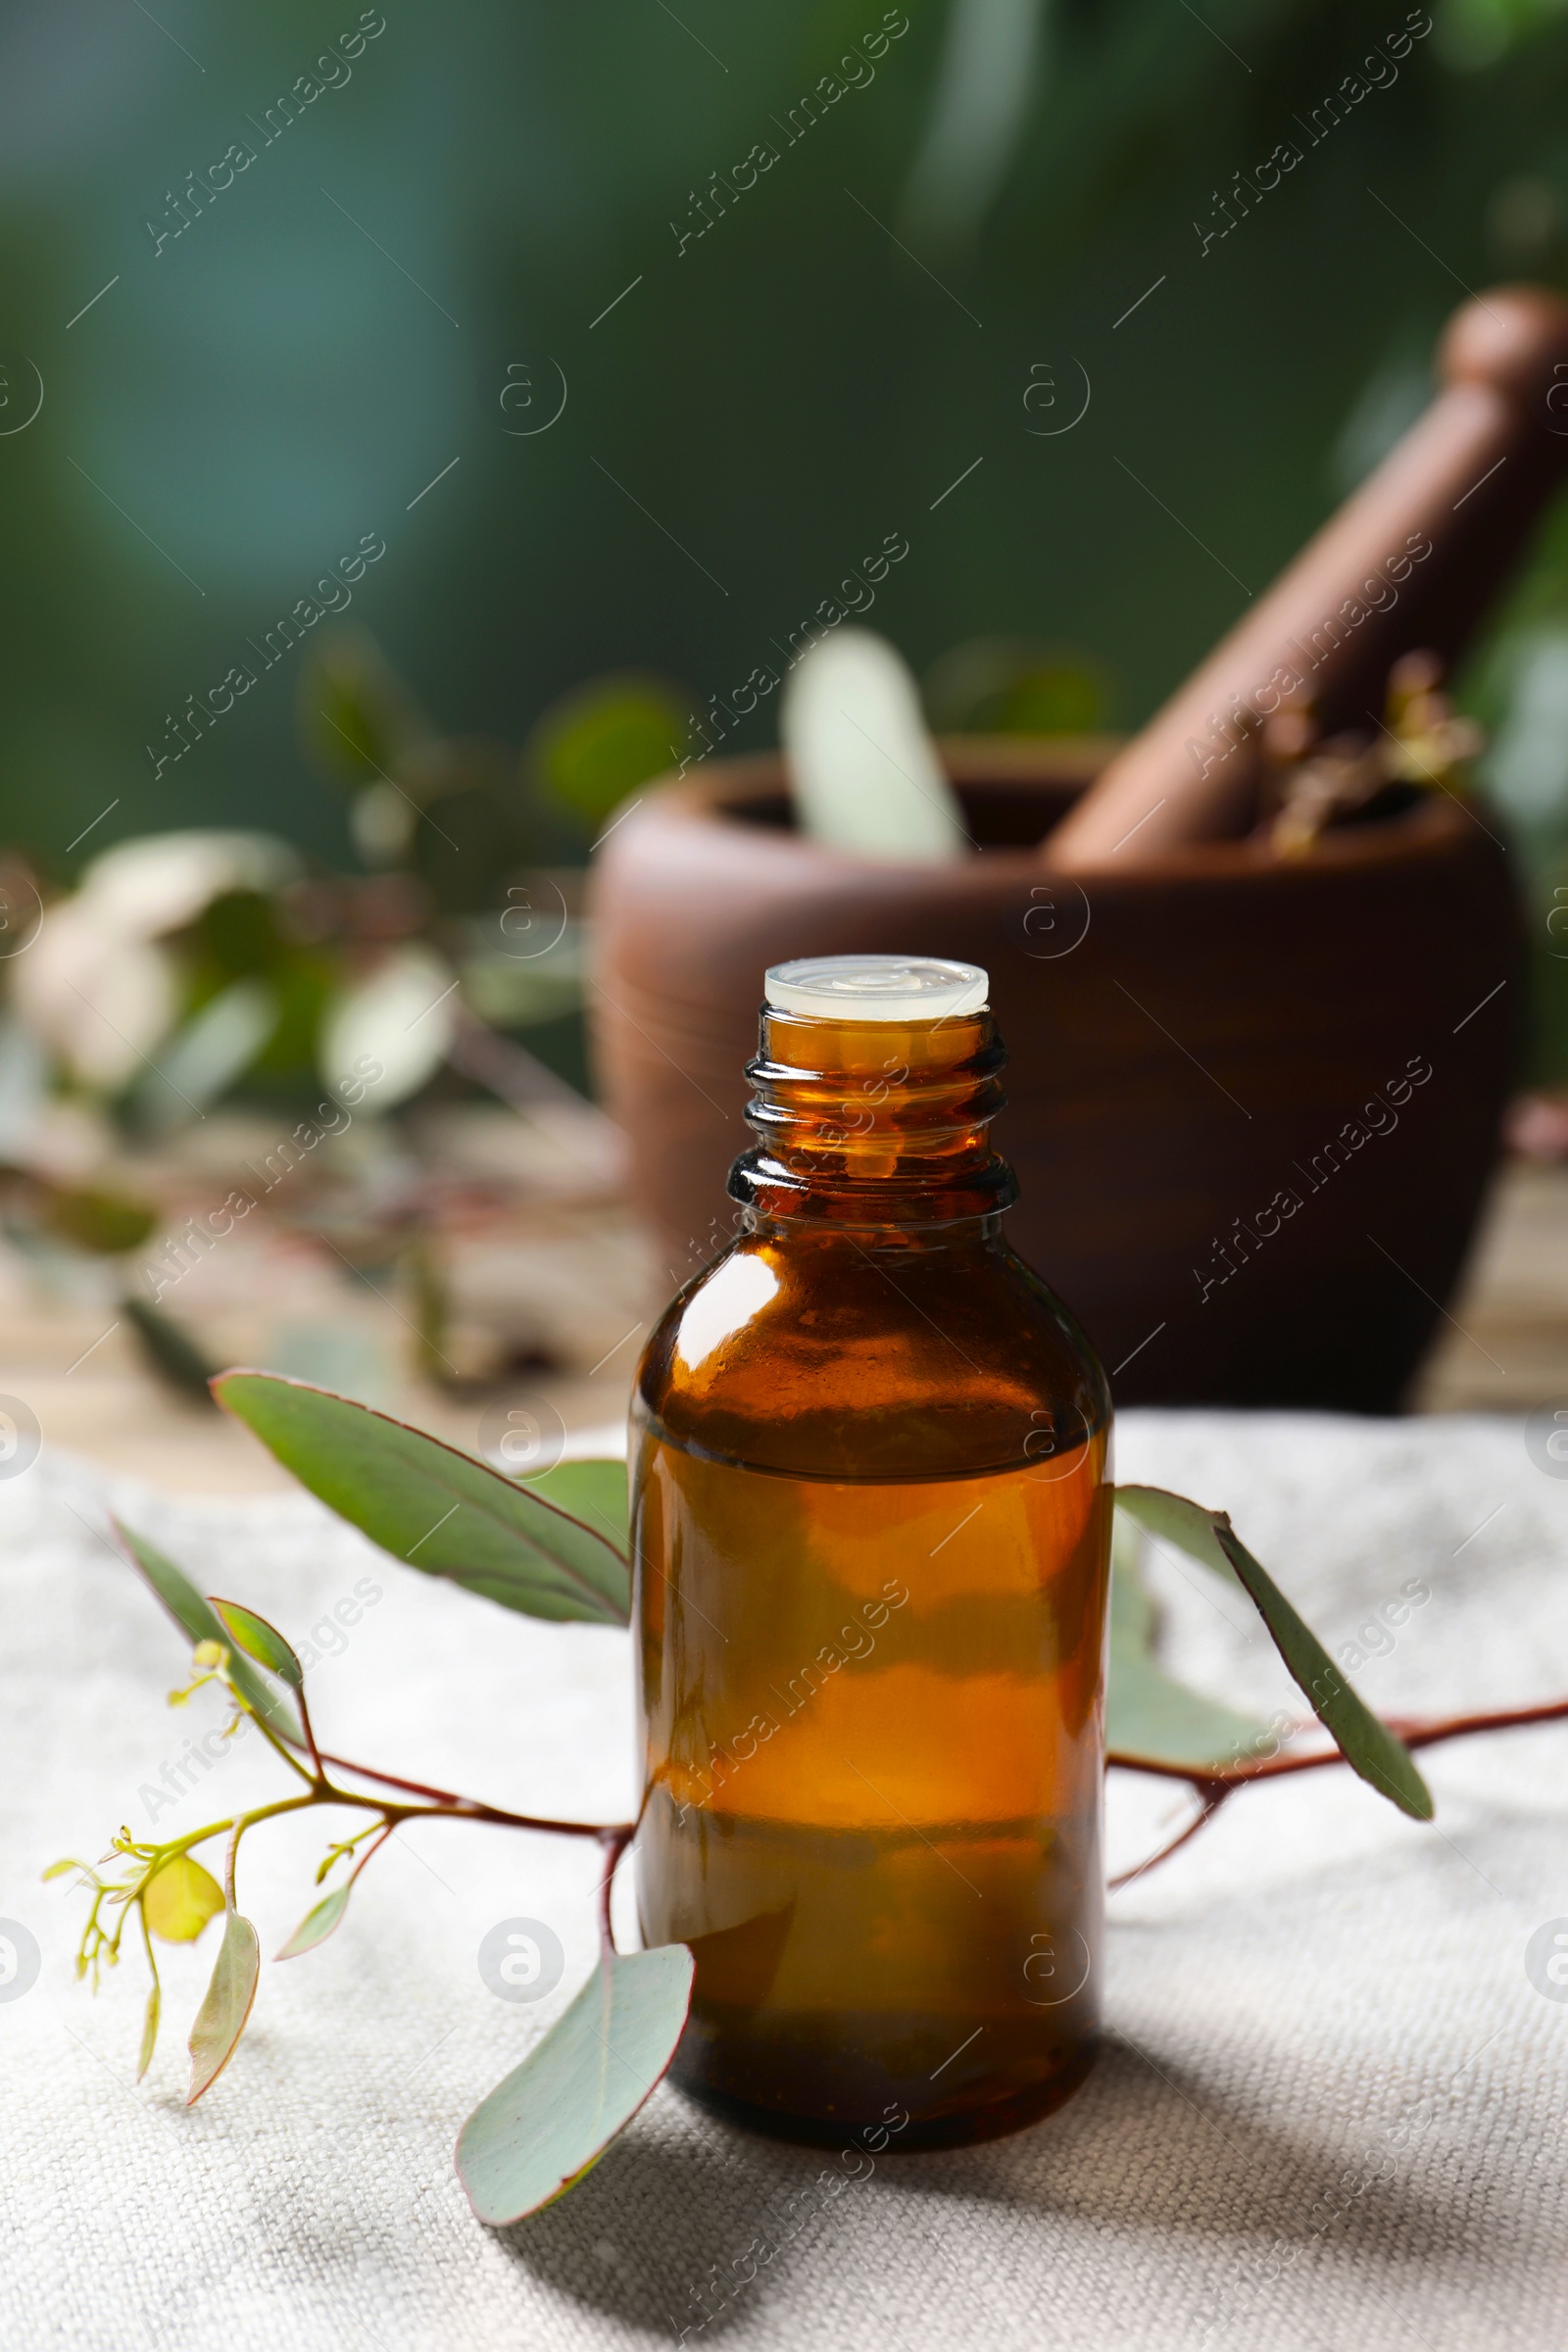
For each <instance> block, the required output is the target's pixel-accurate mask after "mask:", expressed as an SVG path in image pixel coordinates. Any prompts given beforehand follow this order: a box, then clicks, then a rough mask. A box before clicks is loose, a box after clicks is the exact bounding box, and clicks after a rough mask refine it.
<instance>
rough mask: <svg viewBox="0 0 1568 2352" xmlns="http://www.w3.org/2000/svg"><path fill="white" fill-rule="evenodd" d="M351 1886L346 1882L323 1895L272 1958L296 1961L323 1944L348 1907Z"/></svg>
mask: <svg viewBox="0 0 1568 2352" xmlns="http://www.w3.org/2000/svg"><path fill="white" fill-rule="evenodd" d="M352 1886H353V1881H352V1880H348V1881H346V1882H345V1883H344V1885H343V1886H341V1887H333V1889H332V1891H331V1893H330V1894H328V1895H323V1897H322V1899H321V1900H320V1902H319V1903H318V1904H317V1906H316V1908H315V1910H314V1911H307V1912H306V1914H305V1917H304V1918H303V1919H302V1920H301V1921H300V1924H299V1926H298V1927H297V1928H296V1929H295V1931H294V1933H293V1935H292V1936H290V1937H289V1939H288V1941H287V1943H285V1944H284V1946H283V1949H282V1950H281V1951H280V1952H277V1953H274V1955H273V1957H274V1958H275V1959H278V1960H297V1959H298V1958H299V1956H300V1954H301V1952H314V1951H315V1949H316V1947H317V1945H318V1944H319V1943H324V1942H325V1941H326V1939H327V1937H328V1936H330V1935H331V1933H332V1930H333V1929H334V1928H335V1927H336V1926H337V1923H338V1921H339V1920H340V1919H341V1918H342V1916H343V1914H344V1912H345V1911H346V1910H347V1909H348V1907H349V1893H350V1889H351V1887H352Z"/></svg>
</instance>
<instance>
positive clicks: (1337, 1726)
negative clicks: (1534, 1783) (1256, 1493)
mask: <svg viewBox="0 0 1568 2352" xmlns="http://www.w3.org/2000/svg"><path fill="white" fill-rule="evenodd" d="M1116 1508H1117V1510H1118V1511H1123V1512H1125V1513H1126V1514H1127V1516H1128V1517H1129V1518H1131V1519H1133V1520H1135V1521H1136V1522H1137V1524H1138V1525H1139V1526H1140V1527H1141V1528H1143V1529H1144V1530H1145V1532H1146V1533H1147V1534H1150V1535H1155V1536H1163V1537H1164V1538H1165V1539H1166V1540H1167V1541H1168V1542H1169V1543H1172V1544H1177V1545H1179V1547H1180V1548H1181V1549H1182V1550H1183V1551H1185V1552H1187V1553H1189V1554H1190V1555H1191V1557H1192V1558H1194V1559H1195V1560H1201V1562H1202V1564H1203V1565H1204V1567H1206V1568H1211V1569H1212V1570H1213V1571H1214V1573H1215V1574H1216V1575H1217V1576H1222V1577H1225V1578H1227V1579H1234V1581H1235V1582H1236V1583H1238V1584H1240V1585H1241V1587H1242V1589H1243V1590H1244V1592H1245V1593H1247V1595H1248V1597H1249V1598H1250V1600H1251V1602H1252V1604H1253V1606H1254V1607H1255V1608H1256V1610H1257V1613H1258V1615H1259V1616H1260V1617H1261V1618H1262V1620H1263V1623H1264V1625H1265V1626H1266V1627H1267V1628H1268V1633H1269V1639H1270V1640H1271V1641H1272V1642H1273V1644H1274V1646H1275V1648H1276V1649H1277V1650H1278V1651H1279V1653H1280V1656H1281V1657H1282V1658H1283V1659H1284V1661H1285V1664H1286V1666H1287V1667H1288V1668H1289V1670H1290V1673H1291V1676H1292V1679H1293V1680H1294V1681H1295V1682H1296V1684H1297V1685H1298V1686H1299V1689H1300V1690H1301V1691H1303V1692H1304V1693H1305V1696H1306V1698H1307V1700H1308V1702H1309V1704H1310V1705H1311V1708H1312V1711H1313V1713H1314V1714H1315V1715H1316V1716H1317V1717H1318V1720H1319V1721H1320V1722H1321V1723H1322V1725H1323V1727H1324V1729H1325V1730H1326V1731H1327V1732H1328V1733H1329V1734H1330V1735H1331V1737H1332V1738H1333V1740H1334V1742H1335V1744H1336V1746H1337V1747H1338V1748H1339V1750H1340V1753H1341V1754H1342V1755H1343V1756H1344V1758H1345V1760H1346V1762H1347V1764H1348V1765H1349V1767H1350V1769H1351V1771H1352V1772H1355V1773H1359V1775H1360V1777H1361V1779H1362V1780H1363V1781H1365V1782H1366V1783H1367V1785H1368V1787H1369V1788H1372V1789H1376V1790H1377V1791H1378V1794H1379V1795H1380V1796H1386V1797H1388V1798H1389V1799H1390V1801H1391V1802H1392V1803H1393V1804H1396V1805H1397V1806H1398V1807H1399V1809H1400V1811H1401V1812H1404V1813H1408V1814H1410V1815H1411V1816H1412V1817H1413V1818H1414V1819H1415V1820H1417V1821H1430V1820H1431V1819H1432V1814H1433V1803H1432V1795H1431V1791H1430V1790H1429V1789H1428V1788H1427V1785H1426V1783H1425V1781H1423V1779H1422V1778H1421V1775H1420V1773H1419V1772H1417V1770H1416V1768H1415V1764H1414V1761H1413V1759H1412V1758H1411V1755H1410V1751H1409V1749H1408V1748H1407V1747H1406V1746H1405V1745H1404V1743H1403V1741H1402V1740H1397V1739H1396V1737H1395V1735H1394V1734H1393V1732H1391V1731H1390V1730H1389V1728H1388V1726H1387V1724H1384V1723H1380V1722H1379V1720H1378V1718H1377V1717H1376V1716H1375V1715H1374V1714H1373V1713H1372V1710H1371V1709H1370V1707H1368V1706H1367V1705H1366V1704H1365V1702H1364V1701H1363V1700H1362V1699H1360V1698H1358V1697H1357V1696H1356V1694H1355V1692H1354V1691H1352V1690H1351V1688H1350V1686H1349V1684H1348V1682H1347V1681H1346V1679H1345V1677H1344V1675H1343V1674H1342V1673H1341V1672H1340V1669H1339V1668H1338V1667H1337V1666H1336V1665H1335V1664H1334V1661H1333V1660H1332V1658H1331V1657H1330V1656H1329V1653H1328V1651H1327V1650H1326V1649H1325V1648H1324V1647H1323V1644H1322V1642H1320V1641H1319V1640H1318V1638H1317V1636H1316V1634H1314V1633H1313V1632H1312V1630H1311V1628H1310V1627H1309V1626H1307V1625H1305V1624H1304V1623H1303V1622H1302V1620H1301V1619H1300V1618H1299V1616H1298V1615H1297V1613H1296V1611H1295V1609H1294V1608H1293V1607H1292V1606H1291V1603H1290V1602H1289V1601H1288V1600H1287V1599H1286V1597H1285V1595H1284V1593H1282V1592H1281V1591H1280V1589H1279V1587H1278V1585H1276V1584H1275V1583H1274V1581H1273V1579H1272V1577H1270V1576H1269V1574H1268V1572H1267V1570H1266V1569H1265V1568H1264V1567H1263V1566H1262V1565H1261V1563H1260V1562H1259V1561H1257V1560H1256V1559H1254V1558H1253V1556H1252V1554H1251V1553H1250V1551H1249V1550H1248V1548H1247V1546H1246V1544H1243V1543H1242V1541H1241V1539H1240V1538H1239V1537H1238V1535H1237V1534H1236V1531H1235V1529H1234V1528H1233V1527H1232V1526H1231V1523H1230V1515H1229V1513H1228V1512H1225V1511H1212V1510H1209V1509H1208V1508H1207V1507H1206V1506H1205V1505H1204V1504H1202V1503H1201V1502H1193V1501H1191V1500H1189V1498H1188V1497H1187V1496H1186V1495H1171V1494H1167V1493H1166V1491H1165V1490H1164V1489H1163V1488H1162V1487H1118V1488H1117V1489H1116Z"/></svg>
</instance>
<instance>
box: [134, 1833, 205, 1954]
mask: <svg viewBox="0 0 1568 2352" xmlns="http://www.w3.org/2000/svg"><path fill="white" fill-rule="evenodd" d="M141 1907H142V1916H143V1918H144V1919H145V1920H146V1922H147V1927H148V1931H149V1933H150V1934H152V1935H154V1936H159V1937H161V1938H162V1940H163V1941H164V1942H165V1943H194V1942H195V1940H196V1938H197V1936H199V1935H200V1934H201V1932H202V1930H203V1928H205V1927H206V1925H207V1922H208V1921H209V1920H210V1919H216V1918H217V1917H218V1914H219V1913H220V1911H221V1909H222V1908H223V1889H222V1888H221V1887H220V1885H219V1884H218V1881H217V1880H216V1879H215V1878H214V1877H213V1875H212V1873H211V1871H207V1870H203V1868H202V1866H201V1864H200V1863H199V1862H197V1861H195V1860H194V1859H193V1858H192V1857H191V1855H189V1854H176V1855H175V1856H174V1858H173V1860H172V1861H171V1862H166V1863H165V1864H164V1867H163V1869H162V1870H160V1871H157V1872H155V1874H154V1875H153V1877H152V1878H150V1879H149V1880H148V1882H147V1885H146V1887H145V1889H144V1891H143V1893H142V1898H141Z"/></svg>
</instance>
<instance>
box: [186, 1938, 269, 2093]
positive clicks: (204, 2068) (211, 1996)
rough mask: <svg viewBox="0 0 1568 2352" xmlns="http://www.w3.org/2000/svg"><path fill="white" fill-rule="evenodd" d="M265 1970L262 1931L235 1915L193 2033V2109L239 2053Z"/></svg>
mask: <svg viewBox="0 0 1568 2352" xmlns="http://www.w3.org/2000/svg"><path fill="white" fill-rule="evenodd" d="M261 1967H262V1947H261V1944H260V1942H259V1941H258V1939H257V1935H256V1930H255V1929H254V1928H253V1927H252V1926H251V1923H250V1921H249V1920H248V1919H242V1918H241V1917H240V1915H239V1913H238V1912H237V1911H230V1912H229V1914H228V1917H227V1919H226V1921H225V1922H224V1926H223V1940H222V1942H221V1945H220V1946H219V1951H218V1964H217V1966H216V1967H215V1968H214V1970H213V1981H212V1983H211V1984H210V1985H208V1987H207V1992H206V1996H205V1998H204V1999H203V2001H202V2005H201V2007H200V2008H199V2009H198V2010H197V2012H196V2023H195V2024H194V2025H193V2026H192V2027H191V2030H190V2090H189V2092H188V2093H187V2095H186V2099H185V2104H186V2106H187V2107H194V2106H195V2104H196V2101H197V2100H198V2099H199V2098H200V2097H201V2095H202V2093H203V2091H205V2090H211V2088H212V2086H213V2084H214V2083H215V2082H217V2081H218V2078H219V2076H220V2075H221V2073H222V2071H223V2069H224V2067H225V2066H226V2065H227V2064H228V2062H229V2060H230V2059H231V2058H232V2057H233V2055H234V2052H235V2050H236V2049H237V2048H238V2047H239V2037H240V2035H241V2034H243V2033H244V2031H245V2021H246V2019H247V2018H248V2017H249V2016H250V2013H251V2003H252V2002H253V2001H254V2000H255V1998H256V1981H257V1978H258V1977H259V1976H260V1974H261Z"/></svg>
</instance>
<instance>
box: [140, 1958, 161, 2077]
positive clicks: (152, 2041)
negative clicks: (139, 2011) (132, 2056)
mask: <svg viewBox="0 0 1568 2352" xmlns="http://www.w3.org/2000/svg"><path fill="white" fill-rule="evenodd" d="M163 2007H164V2002H163V1993H162V1990H161V1988H160V1986H159V1983H158V1979H157V1978H156V1977H154V1979H153V1987H152V1990H151V1992H149V1994H148V1995H147V2016H146V2021H145V2023H144V2024H143V2026H142V2030H141V2051H140V2055H139V2056H138V2057H137V2060H136V2080H137V2082H140V2081H141V2079H142V2077H143V2075H145V2073H146V2072H147V2069H148V2068H149V2067H150V2066H151V2064H152V2062H153V2052H154V2050H156V2049H157V2047H158V2020H159V2018H160V2017H161V2016H162V2015H163Z"/></svg>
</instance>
